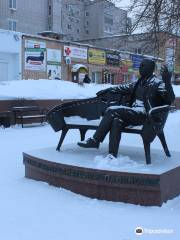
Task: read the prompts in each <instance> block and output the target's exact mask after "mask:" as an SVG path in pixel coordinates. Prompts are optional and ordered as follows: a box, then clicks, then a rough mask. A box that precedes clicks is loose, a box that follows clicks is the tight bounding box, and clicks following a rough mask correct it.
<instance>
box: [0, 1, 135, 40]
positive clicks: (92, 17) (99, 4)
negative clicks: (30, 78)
mask: <svg viewBox="0 0 180 240" xmlns="http://www.w3.org/2000/svg"><path fill="white" fill-rule="evenodd" d="M129 22H130V21H129V18H128V17H127V11H125V10H122V9H119V8H117V7H116V6H115V5H114V4H112V3H111V2H109V1H108V0H102V1H99V0H94V1H90V0H38V1H37V0H31V1H25V0H0V28H1V29H6V30H13V31H18V32H23V33H28V34H37V33H39V32H43V31H53V32H57V33H60V34H63V35H64V39H65V40H71V41H72V40H73V41H74V40H76V41H78V40H82V39H89V38H97V37H104V36H110V35H113V34H120V33H127V32H128V31H129Z"/></svg>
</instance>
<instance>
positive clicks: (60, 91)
mask: <svg viewBox="0 0 180 240" xmlns="http://www.w3.org/2000/svg"><path fill="white" fill-rule="evenodd" d="M110 86H111V85H110V84H85V85H84V86H80V85H78V84H76V83H72V82H68V81H64V80H45V79H41V80H21V81H9V82H0V99H13V98H14V99H17V98H26V99H60V100H63V99H83V98H89V97H95V96H96V92H98V91H100V90H102V89H105V88H108V87H110ZM173 89H174V92H175V95H176V97H180V86H173Z"/></svg>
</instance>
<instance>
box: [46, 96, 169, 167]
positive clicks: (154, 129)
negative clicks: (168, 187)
mask: <svg viewBox="0 0 180 240" xmlns="http://www.w3.org/2000/svg"><path fill="white" fill-rule="evenodd" d="M120 103H124V102H123V101H122V98H121V99H118V98H116V99H114V96H113V99H112V98H109V97H107V98H106V99H102V98H98V97H95V98H90V99H83V100H77V101H72V102H68V103H64V104H61V105H59V106H56V107H54V108H53V109H52V110H50V111H49V112H48V114H47V120H48V121H49V123H50V124H51V126H52V128H53V129H54V131H56V132H57V131H60V130H61V131H62V133H61V137H60V140H59V143H58V146H57V150H58V151H59V150H60V148H61V145H62V143H63V141H64V138H65V136H66V134H67V132H68V131H69V130H70V129H79V131H80V136H81V141H83V140H84V139H85V135H86V132H87V130H89V129H92V130H96V129H97V128H98V125H99V122H100V118H101V117H102V115H103V113H104V111H105V110H106V109H107V107H109V106H113V105H119V104H120ZM169 108H170V106H168V105H165V106H158V107H155V108H152V109H151V111H149V113H148V114H147V118H146V121H145V122H144V124H143V125H140V126H128V127H126V128H124V130H123V132H125V133H132V134H140V135H141V137H142V140H143V144H144V150H145V157H146V163H147V164H150V163H151V155H150V144H151V142H152V141H153V140H154V138H155V137H156V136H158V138H159V139H160V141H161V144H162V146H163V149H164V151H165V154H166V155H167V156H168V157H170V152H169V150H168V147H167V144H166V140H165V136H164V131H163V128H164V125H165V122H166V119H167V116H168V113H169Z"/></svg>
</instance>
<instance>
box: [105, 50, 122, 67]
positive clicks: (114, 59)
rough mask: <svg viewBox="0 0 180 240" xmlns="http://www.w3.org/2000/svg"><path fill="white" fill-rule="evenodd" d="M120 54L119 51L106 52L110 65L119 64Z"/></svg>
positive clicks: (107, 61)
mask: <svg viewBox="0 0 180 240" xmlns="http://www.w3.org/2000/svg"><path fill="white" fill-rule="evenodd" d="M119 62H120V56H119V53H117V52H114V51H107V52H106V63H107V64H108V65H113V66H119Z"/></svg>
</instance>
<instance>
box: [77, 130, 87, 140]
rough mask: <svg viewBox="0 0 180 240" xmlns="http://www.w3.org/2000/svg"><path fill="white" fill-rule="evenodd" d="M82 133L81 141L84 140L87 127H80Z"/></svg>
mask: <svg viewBox="0 0 180 240" xmlns="http://www.w3.org/2000/svg"><path fill="white" fill-rule="evenodd" d="M79 131H80V135H81V141H84V139H85V136H86V132H87V129H79Z"/></svg>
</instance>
